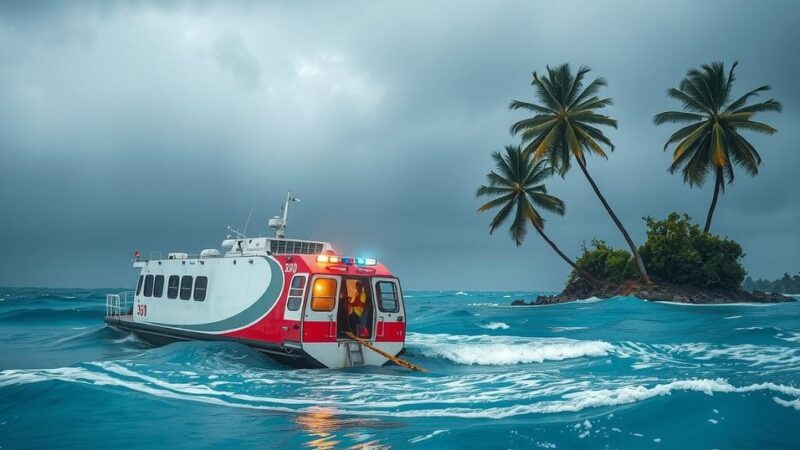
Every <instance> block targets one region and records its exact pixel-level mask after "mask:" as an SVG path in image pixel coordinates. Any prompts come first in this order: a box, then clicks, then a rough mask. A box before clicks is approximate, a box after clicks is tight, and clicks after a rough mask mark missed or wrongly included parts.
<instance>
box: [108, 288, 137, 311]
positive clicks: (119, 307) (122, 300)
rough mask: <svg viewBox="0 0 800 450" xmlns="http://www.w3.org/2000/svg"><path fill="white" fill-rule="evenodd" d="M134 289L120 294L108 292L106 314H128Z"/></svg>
mask: <svg viewBox="0 0 800 450" xmlns="http://www.w3.org/2000/svg"><path fill="white" fill-rule="evenodd" d="M132 298H133V291H125V292H120V293H119V294H106V316H107V317H112V316H123V315H127V314H128V310H129V309H130V306H129V305H132V304H133V303H132V302H131V299H132Z"/></svg>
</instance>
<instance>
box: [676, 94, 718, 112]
mask: <svg viewBox="0 0 800 450" xmlns="http://www.w3.org/2000/svg"><path fill="white" fill-rule="evenodd" d="M667 95H668V96H670V97H672V98H674V99H675V100H679V101H680V102H681V103H683V108H684V109H687V110H690V111H695V112H709V109H708V108H707V107H706V106H705V105H704V104H703V103H702V102H700V101H698V100H697V99H695V98H694V97H692V96H691V95H689V94H688V93H686V92H684V91H682V90H680V89H675V88H670V89H667Z"/></svg>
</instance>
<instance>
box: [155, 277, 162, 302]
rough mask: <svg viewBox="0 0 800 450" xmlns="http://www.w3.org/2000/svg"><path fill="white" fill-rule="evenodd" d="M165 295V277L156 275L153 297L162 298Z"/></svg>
mask: <svg viewBox="0 0 800 450" xmlns="http://www.w3.org/2000/svg"><path fill="white" fill-rule="evenodd" d="M163 294H164V275H156V280H155V283H153V297H161V296H162V295H163Z"/></svg>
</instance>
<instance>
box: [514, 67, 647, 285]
mask: <svg viewBox="0 0 800 450" xmlns="http://www.w3.org/2000/svg"><path fill="white" fill-rule="evenodd" d="M589 70H590V69H589V68H588V67H585V66H581V68H580V69H578V72H577V73H576V74H574V75H573V74H572V72H571V71H570V68H569V64H562V65H561V66H558V67H555V68H551V67H549V66H548V67H547V75H546V76H542V77H539V75H538V74H537V73H536V72H534V73H533V81H532V82H531V84H532V85H533V87H534V89H535V90H536V97H537V100H538V102H539V103H538V104H536V103H528V102H523V101H519V100H514V101H512V102H511V105H510V106H509V108H510V109H512V110H516V109H524V110H526V111H530V112H532V113H533V117H531V118H528V119H523V120H520V121H519V122H517V123H515V124H514V125H512V126H511V133H512V134H515V135H516V134H522V143H523V144H524V145H525V152H526V153H527V154H528V155H530V156H531V157H532V158H533V159H534V160H535V161H538V160H540V159H542V158H546V159H547V160H549V161H550V164H551V165H552V167H553V168H554V169H555V170H557V171H558V172H559V174H561V176H562V177H563V176H564V175H566V173H567V171H569V169H570V167H571V162H572V159H573V158H574V159H575V161H576V162H577V163H578V166H579V167H580V168H581V171H583V174H584V176H586V179H587V180H588V181H589V184H590V185H591V186H592V189H593V190H594V193H595V194H596V195H597V197H598V198H599V199H600V203H602V204H603V207H604V208H605V209H606V212H608V215H609V216H611V220H613V221H614V224H615V225H616V226H617V228H619V231H620V233H622V236H623V237H624V238H625V242H627V243H628V246H629V247H630V248H631V253H632V254H633V257H634V260H635V261H636V267H637V268H638V269H639V274H640V275H641V277H642V281H644V282H645V283H648V284H649V283H650V278H649V277H648V276H647V270H646V269H645V267H644V263H643V262H642V257H641V256H640V255H639V249H638V247H637V246H636V244H634V243H633V239H631V237H630V235H629V234H628V231H627V230H625V227H624V226H623V225H622V222H620V221H619V219H618V218H617V215H616V214H615V213H614V211H613V210H612V209H611V206H610V205H609V204H608V202H607V201H606V199H605V197H603V194H602V193H601V192H600V189H599V188H598V187H597V184H596V183H595V182H594V180H593V179H592V177H591V176H590V175H589V171H588V170H587V169H586V155H587V154H596V155H598V156H602V157H603V158H608V155H607V154H606V152H605V150H603V146H606V147H607V148H608V149H609V150H611V151H613V150H614V144H612V143H611V140H610V139H608V138H607V137H606V136H605V135H604V134H603V131H602V130H600V129H599V128H597V126H598V125H605V126H611V127H614V128H616V127H617V121H616V120H614V119H611V118H609V117H608V116H604V115H601V114H598V113H597V112H596V111H597V110H599V109H602V108H605V107H606V106H608V105H610V104H611V103H612V101H611V99H610V98H600V97H598V96H597V95H596V94H597V93H598V92H599V91H600V88H601V87H603V86H605V85H606V81H605V80H604V79H603V78H602V77H598V78H595V79H594V80H593V81H592V82H591V83H589V84H588V85H586V86H585V87H584V84H583V81H584V77H585V76H586V74H587V73H588V72H589Z"/></svg>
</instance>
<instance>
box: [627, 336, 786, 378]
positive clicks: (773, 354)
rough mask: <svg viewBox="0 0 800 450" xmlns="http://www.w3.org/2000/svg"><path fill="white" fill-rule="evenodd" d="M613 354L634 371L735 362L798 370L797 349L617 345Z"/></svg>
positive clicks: (703, 344)
mask: <svg viewBox="0 0 800 450" xmlns="http://www.w3.org/2000/svg"><path fill="white" fill-rule="evenodd" d="M613 353H614V354H615V355H616V356H618V357H620V358H633V359H635V360H636V361H635V362H634V363H633V367H634V368H636V369H643V368H648V367H655V366H663V367H671V368H685V369H690V368H697V367H700V366H701V365H702V366H705V367H711V366H714V365H717V364H720V365H728V364H730V363H731V362H737V361H738V362H741V363H744V364H747V365H748V366H751V367H762V368H764V369H771V370H776V371H787V370H796V369H797V368H800V349H798V348H793V347H784V346H778V345H753V344H738V345H714V344H709V343H704V342H693V343H686V344H643V343H639V342H620V343H617V344H616V345H615V346H614V351H613ZM716 360H722V361H721V362H717V361H716Z"/></svg>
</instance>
